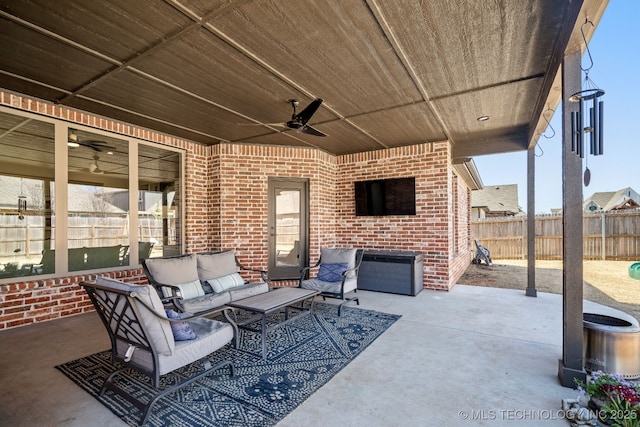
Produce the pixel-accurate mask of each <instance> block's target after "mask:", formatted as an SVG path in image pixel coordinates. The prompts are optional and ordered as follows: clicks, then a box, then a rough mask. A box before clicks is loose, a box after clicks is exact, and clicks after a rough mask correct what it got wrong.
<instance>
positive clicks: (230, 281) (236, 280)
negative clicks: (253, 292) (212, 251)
mask: <svg viewBox="0 0 640 427" xmlns="http://www.w3.org/2000/svg"><path fill="white" fill-rule="evenodd" d="M207 282H209V284H210V285H211V287H212V288H213V290H214V291H216V292H218V293H220V292H224V291H226V290H228V289H231V288H233V287H235V286H241V285H244V280H243V279H242V276H240V273H231V274H227V275H226V276H222V277H216V278H215V279H209V280H207Z"/></svg>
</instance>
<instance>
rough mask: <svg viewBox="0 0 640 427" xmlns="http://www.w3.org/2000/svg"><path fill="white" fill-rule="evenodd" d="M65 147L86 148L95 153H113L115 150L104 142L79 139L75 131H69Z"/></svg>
mask: <svg viewBox="0 0 640 427" xmlns="http://www.w3.org/2000/svg"><path fill="white" fill-rule="evenodd" d="M67 145H68V146H69V147H79V146H83V147H87V148H90V149H92V150H93V151H96V152H102V151H105V150H106V151H114V150H115V149H116V148H115V147H112V146H110V145H109V144H108V143H107V142H106V141H101V140H99V139H82V140H81V139H80V138H79V137H78V134H77V133H76V131H75V129H69V139H68V140H67Z"/></svg>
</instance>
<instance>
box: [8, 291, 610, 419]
mask: <svg viewBox="0 0 640 427" xmlns="http://www.w3.org/2000/svg"><path fill="white" fill-rule="evenodd" d="M359 293H360V294H361V295H360V299H361V307H362V308H365V309H375V310H378V311H383V312H387V313H394V314H401V315H402V318H401V319H400V320H399V321H397V322H396V323H395V324H394V325H393V326H392V327H391V328H390V329H388V330H387V331H386V332H385V333H383V334H382V335H381V336H380V337H379V338H378V339H377V340H376V341H374V342H373V344H371V345H370V346H369V347H368V348H367V349H366V350H364V352H363V353H361V354H360V355H359V356H358V357H357V358H355V359H354V360H353V361H352V362H351V363H350V364H349V365H347V366H346V367H345V368H344V369H343V370H342V371H341V372H340V373H338V374H337V375H336V376H335V377H334V378H333V379H332V380H331V381H329V382H328V383H327V384H325V385H324V386H323V387H322V388H321V389H320V390H318V391H317V392H316V393H314V394H313V395H311V397H310V398H309V399H308V400H306V401H305V402H304V403H303V404H302V405H300V406H299V407H298V408H297V409H295V410H294V411H293V412H292V413H291V414H289V415H288V416H287V417H285V418H284V419H283V420H282V421H281V422H279V423H278V426H300V425H312V426H315V425H344V426H362V425H369V426H406V425H447V426H458V425H459V426H467V425H477V424H481V423H484V424H486V425H492V426H493V425H513V423H514V422H516V421H517V422H518V425H531V426H538V425H541V424H542V423H544V425H545V426H546V425H549V426H555V425H557V426H565V427H566V426H567V425H568V423H567V421H566V420H565V419H563V415H562V412H561V411H560V408H561V399H566V398H575V397H576V396H577V392H576V391H575V390H571V389H569V388H565V387H562V386H561V385H560V384H559V383H558V379H557V372H556V364H557V359H558V356H559V354H560V353H561V351H562V310H561V307H562V296H561V295H554V294H544V293H540V294H538V297H537V298H527V297H526V296H524V295H523V292H522V290H511V289H495V288H484V287H474V286H466V285H462V284H460V285H457V286H456V287H455V288H454V289H453V290H452V291H450V292H447V293H443V292H438V291H429V290H425V291H423V292H421V293H420V294H418V296H416V297H408V296H402V295H393V294H386V293H377V292H368V291H360V292H359ZM585 308H586V309H588V310H589V311H591V312H601V313H611V314H612V313H614V312H615V311H614V310H613V309H608V308H605V307H603V306H598V305H597V304H594V303H589V302H585ZM618 315H619V313H618ZM108 347H109V341H108V337H107V335H106V332H105V331H104V327H103V326H102V324H101V323H100V321H99V319H98V316H97V315H96V314H95V313H86V314H83V315H80V316H74V317H70V318H65V319H60V320H55V321H51V322H46V323H41V324H37V325H31V326H26V327H22V328H16V329H12V330H7V331H2V332H1V333H0V358H2V361H3V363H2V364H1V365H0V385H2V387H0V401H2V405H0V417H2V420H3V423H5V424H7V425H67V426H86V425H104V426H120V425H123V422H122V421H121V420H120V419H119V418H118V417H116V416H115V415H114V414H112V413H111V412H110V411H109V410H108V409H107V408H106V407H104V406H103V405H102V404H100V403H99V402H98V401H96V400H95V399H94V398H93V397H91V396H90V395H89V394H88V393H86V392H84V391H83V390H82V389H81V388H80V387H78V386H77V385H75V384H74V383H73V382H72V381H70V380H69V379H68V378H66V377H65V376H64V375H63V374H62V373H61V372H60V371H58V370H57V369H55V368H54V366H56V365H58V364H60V363H64V362H67V361H70V360H72V359H76V358H79V357H82V356H86V355H89V354H92V353H95V352H97V351H102V350H105V349H107V348H108Z"/></svg>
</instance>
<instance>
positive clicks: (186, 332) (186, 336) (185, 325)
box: [165, 309, 196, 341]
mask: <svg viewBox="0 0 640 427" xmlns="http://www.w3.org/2000/svg"><path fill="white" fill-rule="evenodd" d="M165 312H166V313H167V317H168V318H169V319H181V317H180V313H178V312H177V311H173V310H171V309H168V310H165ZM171 331H172V332H173V338H175V340H176V341H188V340H194V339H196V333H195V332H193V328H192V327H191V325H189V322H187V321H186V320H185V321H184V322H171Z"/></svg>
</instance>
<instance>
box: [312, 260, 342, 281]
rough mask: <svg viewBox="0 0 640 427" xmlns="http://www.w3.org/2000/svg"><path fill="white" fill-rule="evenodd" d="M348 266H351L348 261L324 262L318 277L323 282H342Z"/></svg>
mask: <svg viewBox="0 0 640 427" xmlns="http://www.w3.org/2000/svg"><path fill="white" fill-rule="evenodd" d="M347 268H349V263H348V262H337V263H326V264H325V263H322V264H320V270H319V271H318V277H317V279H318V280H321V281H323V282H340V281H342V278H343V276H342V275H343V273H344V272H345V271H347Z"/></svg>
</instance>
